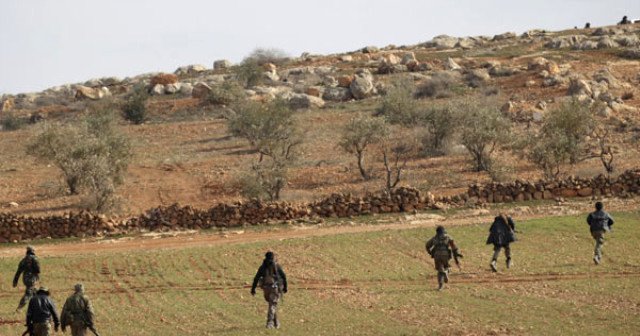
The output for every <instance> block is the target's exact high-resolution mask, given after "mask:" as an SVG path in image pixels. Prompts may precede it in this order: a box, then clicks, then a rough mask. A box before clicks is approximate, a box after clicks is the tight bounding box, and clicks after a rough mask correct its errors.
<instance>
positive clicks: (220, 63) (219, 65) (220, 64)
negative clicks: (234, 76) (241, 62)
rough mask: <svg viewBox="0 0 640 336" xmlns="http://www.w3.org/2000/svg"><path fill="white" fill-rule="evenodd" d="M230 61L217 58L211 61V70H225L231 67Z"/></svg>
mask: <svg viewBox="0 0 640 336" xmlns="http://www.w3.org/2000/svg"><path fill="white" fill-rule="evenodd" d="M231 65H232V64H231V62H230V61H228V60H217V61H215V62H213V70H225V69H229V68H230V67H231Z"/></svg>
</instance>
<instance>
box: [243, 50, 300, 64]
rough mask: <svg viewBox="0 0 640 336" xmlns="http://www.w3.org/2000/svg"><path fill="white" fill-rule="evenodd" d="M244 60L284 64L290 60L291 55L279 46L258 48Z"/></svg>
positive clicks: (257, 62)
mask: <svg viewBox="0 0 640 336" xmlns="http://www.w3.org/2000/svg"><path fill="white" fill-rule="evenodd" d="M244 60H245V61H247V60H252V61H254V62H255V63H256V64H258V65H263V64H267V63H272V64H275V65H282V64H284V63H286V62H287V61H288V60H289V56H288V55H287V53H286V52H284V51H283V50H281V49H278V48H256V49H254V50H253V51H252V52H251V53H250V54H249V56H247V57H246V58H245V59H244Z"/></svg>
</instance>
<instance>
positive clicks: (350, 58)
mask: <svg viewBox="0 0 640 336" xmlns="http://www.w3.org/2000/svg"><path fill="white" fill-rule="evenodd" d="M338 60H340V62H345V63H348V62H353V56H351V55H341V56H340V57H338Z"/></svg>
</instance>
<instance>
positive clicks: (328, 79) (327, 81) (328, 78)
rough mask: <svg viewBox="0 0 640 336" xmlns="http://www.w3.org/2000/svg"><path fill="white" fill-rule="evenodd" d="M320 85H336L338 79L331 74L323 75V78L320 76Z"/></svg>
mask: <svg viewBox="0 0 640 336" xmlns="http://www.w3.org/2000/svg"><path fill="white" fill-rule="evenodd" d="M349 84H351V83H349ZM322 85H324V86H329V87H336V86H338V80H337V79H336V78H335V77H333V76H325V77H324V78H322Z"/></svg>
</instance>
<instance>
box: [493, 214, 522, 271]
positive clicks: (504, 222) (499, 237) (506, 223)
mask: <svg viewBox="0 0 640 336" xmlns="http://www.w3.org/2000/svg"><path fill="white" fill-rule="evenodd" d="M515 230H516V224H515V223H514V222H513V219H511V217H509V216H506V215H504V214H499V215H498V216H497V217H496V218H495V219H494V220H493V224H491V228H490V229H489V238H487V245H489V244H493V257H492V258H491V264H490V266H491V270H492V271H494V272H497V271H498V268H497V262H498V255H500V249H503V248H504V255H505V257H507V268H510V267H511V248H510V247H509V244H511V243H513V242H514V241H516V234H515Z"/></svg>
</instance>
